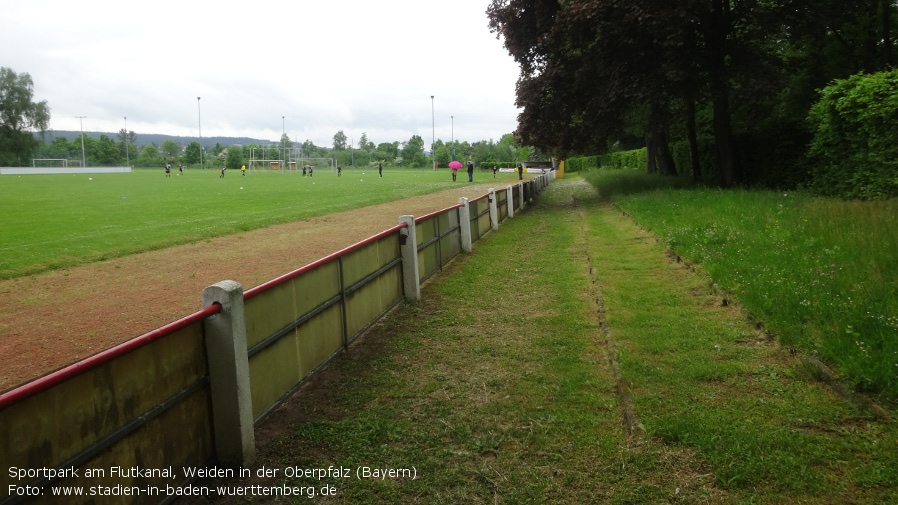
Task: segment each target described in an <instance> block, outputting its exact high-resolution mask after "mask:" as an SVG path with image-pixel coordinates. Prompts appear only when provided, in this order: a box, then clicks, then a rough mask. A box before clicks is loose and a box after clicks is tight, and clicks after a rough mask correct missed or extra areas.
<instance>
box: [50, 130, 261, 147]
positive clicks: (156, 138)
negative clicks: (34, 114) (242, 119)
mask: <svg viewBox="0 0 898 505" xmlns="http://www.w3.org/2000/svg"><path fill="white" fill-rule="evenodd" d="M84 134H85V135H87V136H88V137H91V138H95V139H99V138H100V135H106V136H107V137H109V138H111V139H112V140H114V141H116V142H118V132H84ZM79 135H81V132H80V131H68V130H51V131H48V132H47V134H46V137H45V139H46V141H47V142H48V143H50V142H53V139H55V138H57V137H63V138H65V139H66V140H68V141H69V142H72V141H73V140H75V139H77V138H78V136H79ZM136 135H137V140H136V141H135V142H134V143H135V145H137V146H138V147H143V146H146V145H150V144H153V145H155V146H156V147H161V146H162V143H163V142H165V141H166V140H174V141H175V142H177V143H178V144H180V145H182V146H186V145H187V144H189V143H191V142H197V141H198V140H199V139H198V138H197V137H179V136H175V135H162V134H159V133H137V134H136ZM35 137H36V138H38V139H39V138H40V134H39V133H36V134H35ZM274 143H277V141H276V140H261V139H253V138H249V137H203V139H202V142H201V144H202V146H203V147H207V148H211V147H215V144H221V145H222V146H224V147H228V146H233V145H242V146H246V145H249V144H257V145H268V144H274Z"/></svg>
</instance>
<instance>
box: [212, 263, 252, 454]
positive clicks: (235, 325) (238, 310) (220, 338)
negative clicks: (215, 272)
mask: <svg viewBox="0 0 898 505" xmlns="http://www.w3.org/2000/svg"><path fill="white" fill-rule="evenodd" d="M213 303H218V304H219V305H221V312H220V313H218V314H216V315H214V316H212V317H209V318H207V319H206V321H205V323H204V324H205V330H206V354H207V355H208V362H209V381H210V384H211V389H212V424H213V427H212V428H213V433H214V435H215V452H216V454H217V456H218V462H219V464H221V465H222V466H225V467H229V468H239V467H246V466H248V465H249V464H250V463H252V461H253V460H254V459H255V458H256V441H255V433H254V431H253V405H252V396H251V394H250V383H249V355H248V354H247V348H246V317H245V314H244V311H243V288H242V287H241V286H240V284H238V283H236V282H234V281H221V282H219V283H217V284H214V285H212V286H209V287H207V288H206V289H204V290H203V307H208V306H210V305H212V304H213Z"/></svg>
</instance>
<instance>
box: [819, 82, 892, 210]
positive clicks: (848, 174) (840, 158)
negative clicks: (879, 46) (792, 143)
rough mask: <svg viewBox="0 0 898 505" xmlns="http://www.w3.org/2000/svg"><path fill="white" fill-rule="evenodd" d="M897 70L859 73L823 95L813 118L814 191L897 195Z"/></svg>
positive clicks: (863, 196)
mask: <svg viewBox="0 0 898 505" xmlns="http://www.w3.org/2000/svg"><path fill="white" fill-rule="evenodd" d="M896 117H898V70H892V71H889V72H880V73H876V74H869V75H868V74H857V75H853V76H851V77H849V78H847V79H843V80H837V81H834V82H833V83H832V84H830V85H829V86H827V87H826V88H824V89H823V90H822V91H821V97H820V100H819V101H818V102H817V103H816V104H814V106H813V107H812V108H811V111H810V114H809V115H808V122H809V124H810V126H811V129H812V132H813V135H814V136H813V139H812V140H811V144H810V153H809V154H810V157H811V161H812V167H811V188H812V189H813V190H815V191H816V192H819V193H821V194H824V195H832V196H838V197H842V198H861V199H874V198H888V197H895V196H898V142H896V139H898V121H896V120H895V118H896Z"/></svg>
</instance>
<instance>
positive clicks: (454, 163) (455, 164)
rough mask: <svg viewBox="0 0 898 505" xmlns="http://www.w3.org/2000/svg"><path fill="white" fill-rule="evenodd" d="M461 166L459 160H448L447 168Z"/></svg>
mask: <svg viewBox="0 0 898 505" xmlns="http://www.w3.org/2000/svg"><path fill="white" fill-rule="evenodd" d="M461 166H462V165H461V162H460V161H450V162H449V168H455V169H459V168H461Z"/></svg>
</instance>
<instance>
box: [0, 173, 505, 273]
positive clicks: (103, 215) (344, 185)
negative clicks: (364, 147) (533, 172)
mask: <svg viewBox="0 0 898 505" xmlns="http://www.w3.org/2000/svg"><path fill="white" fill-rule="evenodd" d="M219 176H220V173H219V171H218V170H188V171H185V173H184V175H178V172H177V170H172V174H171V176H170V177H166V176H165V174H164V172H163V171H162V170H161V169H142V170H141V169H139V170H135V171H134V172H132V173H121V174H118V173H116V174H71V175H69V174H66V175H22V176H13V175H6V176H3V177H0V278H5V279H9V278H14V277H21V276H25V275H31V274H35V273H39V272H42V271H45V270H50V269H59V268H66V267H70V266H74V265H79V264H84V263H90V262H94V261H101V260H104V259H109V258H114V257H118V256H123V255H127V254H133V253H139V252H144V251H149V250H154V249H161V248H165V247H170V246H173V245H177V244H183V243H189V242H195V241H199V240H204V239H208V238H211V237H217V236H223V235H228V234H232V233H239V232H242V231H247V230H252V229H256V228H261V227H265V226H270V225H273V224H278V223H286V222H291V221H299V220H304V219H309V218H312V217H315V216H320V215H324V214H329V213H333V212H340V211H344V210H349V209H353V208H359V207H365V206H368V205H375V204H378V203H383V202H388V201H393V200H397V199H401V198H408V197H412V196H417V195H423V194H428V193H433V192H436V191H440V190H444V189H450V188H452V187H457V185H459V184H464V183H463V182H461V181H462V179H465V180H466V177H464V176H463V174H461V173H460V174H459V182H456V183H454V182H452V181H451V178H450V174H449V171H448V170H446V169H441V170H438V171H433V170H429V169H385V170H384V172H383V177H379V176H378V174H377V170H376V169H367V168H365V169H361V168H350V169H344V170H343V173H342V175H341V176H339V177H338V176H337V175H336V172H334V171H323V170H322V171H319V172H316V173H315V175H314V176H313V177H308V176H307V177H303V175H302V173H301V172H293V171H287V172H278V171H255V172H247V174H246V175H245V176H243V175H241V173H240V171H239V170H228V171H227V172H226V174H225V176H224V177H223V178H222V177H219ZM478 176H479V177H478ZM485 177H486V176H485V175H481V173H480V172H479V171H478V173H477V174H475V179H474V180H475V182H482V181H483V180H485ZM478 178H479V179H480V181H478ZM490 180H493V179H492V177H490ZM502 180H506V183H507V184H514V182H513V181H516V177H515V176H514V174H500V176H499V178H498V179H496V182H497V188H499V187H504V186H503V183H501V181H502Z"/></svg>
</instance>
